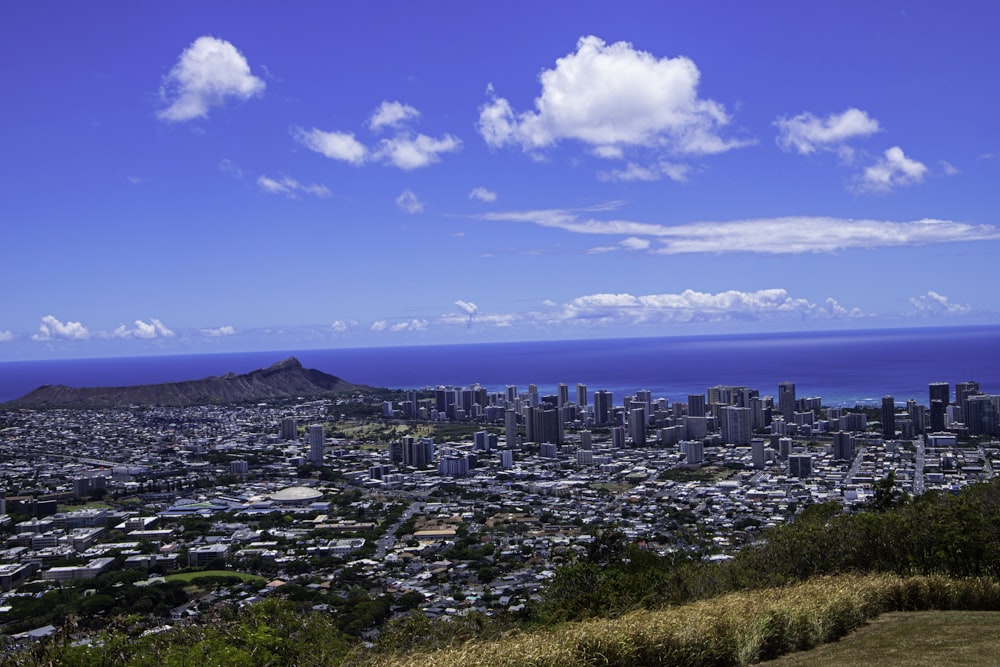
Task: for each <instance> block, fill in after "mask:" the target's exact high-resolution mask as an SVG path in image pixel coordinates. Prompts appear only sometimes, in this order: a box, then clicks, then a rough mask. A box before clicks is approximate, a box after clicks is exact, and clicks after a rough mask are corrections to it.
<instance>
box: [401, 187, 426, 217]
mask: <svg viewBox="0 0 1000 667" xmlns="http://www.w3.org/2000/svg"><path fill="white" fill-rule="evenodd" d="M396 206H398V207H399V208H400V209H401V210H403V211H406V212H407V213H410V214H413V213H422V212H423V210H424V203H423V202H422V201H420V198H419V197H417V194H416V193H415V192H413V190H403V191H402V192H401V193H399V196H398V197H396Z"/></svg>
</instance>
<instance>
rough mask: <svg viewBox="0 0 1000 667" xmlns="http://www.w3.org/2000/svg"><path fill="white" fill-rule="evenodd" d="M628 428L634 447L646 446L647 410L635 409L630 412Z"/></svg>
mask: <svg viewBox="0 0 1000 667" xmlns="http://www.w3.org/2000/svg"><path fill="white" fill-rule="evenodd" d="M628 426H629V431H630V432H631V433H630V435H631V436H632V446H633V447H645V446H646V409H645V408H643V407H634V408H632V410H631V411H630V412H629V418H628Z"/></svg>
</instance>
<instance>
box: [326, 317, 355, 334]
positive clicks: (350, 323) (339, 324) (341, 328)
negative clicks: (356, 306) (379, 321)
mask: <svg viewBox="0 0 1000 667" xmlns="http://www.w3.org/2000/svg"><path fill="white" fill-rule="evenodd" d="M356 326H358V322H357V320H334V321H333V324H331V325H330V329H331V330H332V331H333V333H344V332H345V331H348V330H349V329H353V328H354V327H356Z"/></svg>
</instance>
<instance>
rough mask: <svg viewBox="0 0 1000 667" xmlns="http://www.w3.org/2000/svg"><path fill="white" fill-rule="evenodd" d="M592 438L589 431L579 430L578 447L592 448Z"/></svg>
mask: <svg viewBox="0 0 1000 667" xmlns="http://www.w3.org/2000/svg"><path fill="white" fill-rule="evenodd" d="M593 448H594V439H593V435H592V434H591V433H590V431H580V449H593Z"/></svg>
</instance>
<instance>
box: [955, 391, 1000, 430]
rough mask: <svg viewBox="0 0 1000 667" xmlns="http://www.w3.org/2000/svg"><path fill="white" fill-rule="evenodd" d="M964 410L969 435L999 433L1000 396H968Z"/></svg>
mask: <svg viewBox="0 0 1000 667" xmlns="http://www.w3.org/2000/svg"><path fill="white" fill-rule="evenodd" d="M962 412H963V414H964V416H965V426H966V428H968V429H969V435H997V434H998V425H1000V424H998V422H1000V418H998V417H1000V415H998V413H1000V396H991V395H989V394H975V395H972V396H968V397H966V399H965V401H964V403H963V405H962Z"/></svg>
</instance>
